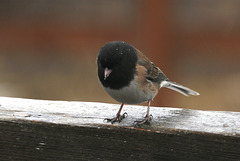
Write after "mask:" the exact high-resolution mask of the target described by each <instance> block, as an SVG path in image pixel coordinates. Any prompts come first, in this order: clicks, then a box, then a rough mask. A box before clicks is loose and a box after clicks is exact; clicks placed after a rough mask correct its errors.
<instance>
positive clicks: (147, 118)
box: [134, 101, 152, 126]
mask: <svg viewBox="0 0 240 161" xmlns="http://www.w3.org/2000/svg"><path fill="white" fill-rule="evenodd" d="M150 104H151V101H148V107H147V114H146V116H145V118H144V119H143V120H137V121H134V124H135V125H136V126H140V125H142V124H149V123H150V121H151V120H152V115H150V114H149V112H150Z"/></svg>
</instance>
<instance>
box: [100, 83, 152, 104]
mask: <svg viewBox="0 0 240 161" xmlns="http://www.w3.org/2000/svg"><path fill="white" fill-rule="evenodd" d="M151 85H152V83H151V82H150V81H149V86H151ZM104 89H105V90H106V92H107V93H108V94H109V95H110V96H111V97H112V98H113V99H115V100H116V101H118V102H121V103H126V104H139V103H142V102H146V101H149V100H152V99H153V98H154V97H155V95H156V93H153V92H150V90H144V89H143V88H142V89H141V88H137V84H136V83H134V81H132V82H131V83H130V84H129V86H127V87H124V88H122V89H119V90H115V89H110V88H105V87H104Z"/></svg>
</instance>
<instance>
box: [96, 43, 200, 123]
mask: <svg viewBox="0 0 240 161" xmlns="http://www.w3.org/2000/svg"><path fill="white" fill-rule="evenodd" d="M97 66H98V78H99V80H100V82H101V84H102V86H103V88H104V89H105V91H106V92H107V93H108V94H109V95H110V96H111V97H112V98H114V99H115V100H116V101H118V102H120V103H122V104H121V106H120V109H119V111H118V112H117V114H116V117H114V118H112V119H106V120H107V121H109V122H111V123H114V122H116V121H118V122H121V120H122V119H123V118H125V117H126V115H127V114H126V113H124V114H123V115H121V114H120V113H121V110H122V108H123V105H124V104H139V103H142V102H148V108H147V114H146V116H145V118H144V119H143V120H139V121H135V123H136V124H137V125H141V124H144V123H147V122H149V121H150V120H151V119H152V117H151V115H149V110H150V102H151V101H152V100H153V98H154V97H155V96H156V95H157V93H158V90H159V89H160V88H162V87H167V88H170V89H172V90H175V91H177V92H180V93H181V94H183V95H185V96H189V95H195V96H196V95H199V93H197V92H196V91H194V90H191V89H189V88H187V87H184V86H182V85H180V84H177V83H175V82H172V81H170V80H169V79H168V78H167V76H166V75H165V74H164V73H163V72H162V71H161V70H160V69H159V68H158V67H157V66H156V65H154V64H153V62H151V61H150V60H149V59H148V58H147V57H146V56H145V55H144V54H143V53H142V52H141V51H140V50H138V49H136V48H135V47H133V46H132V45H130V44H128V43H126V42H123V41H112V42H108V43H106V44H105V45H104V46H103V47H102V48H101V49H100V51H99V54H98V57H97Z"/></svg>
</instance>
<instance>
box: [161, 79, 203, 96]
mask: <svg viewBox="0 0 240 161" xmlns="http://www.w3.org/2000/svg"><path fill="white" fill-rule="evenodd" d="M161 87H166V88H169V89H172V90H174V91H177V92H179V93H181V94H183V95H185V96H189V95H193V96H198V95H200V94H199V93H198V92H196V91H194V90H192V89H190V88H187V87H184V86H182V85H180V84H177V83H175V82H172V81H169V80H165V81H162V83H161Z"/></svg>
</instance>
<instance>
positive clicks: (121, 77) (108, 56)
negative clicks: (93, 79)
mask: <svg viewBox="0 0 240 161" xmlns="http://www.w3.org/2000/svg"><path fill="white" fill-rule="evenodd" d="M136 63H137V51H136V49H135V48H134V47H133V46H131V45H130V44H128V43H126V42H123V41H112V42H109V43H107V44H105V45H104V46H103V47H102V48H101V49H100V50H99V54H98V57H97V65H98V78H99V80H100V82H101V83H102V85H103V86H104V87H109V88H111V89H121V88H123V87H125V86H128V85H129V83H130V81H131V80H133V77H134V74H135V71H136ZM106 68H107V69H110V70H111V73H110V75H109V76H108V77H107V78H106V79H104V70H105V69H106Z"/></svg>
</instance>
